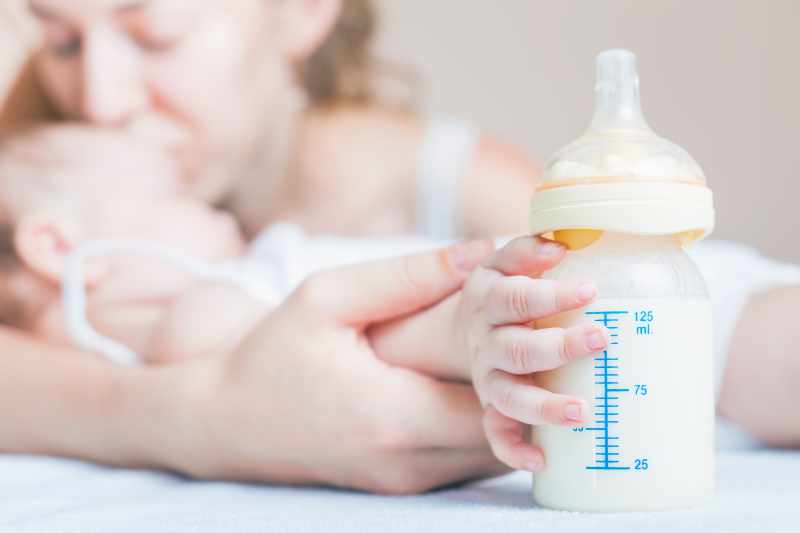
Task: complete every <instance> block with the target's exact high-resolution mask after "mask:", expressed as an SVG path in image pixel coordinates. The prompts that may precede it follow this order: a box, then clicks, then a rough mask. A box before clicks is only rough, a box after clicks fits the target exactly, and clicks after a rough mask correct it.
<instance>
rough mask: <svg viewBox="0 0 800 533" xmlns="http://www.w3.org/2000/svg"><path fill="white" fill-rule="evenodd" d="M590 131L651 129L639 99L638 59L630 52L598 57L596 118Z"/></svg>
mask: <svg viewBox="0 0 800 533" xmlns="http://www.w3.org/2000/svg"><path fill="white" fill-rule="evenodd" d="M590 129H593V130H614V129H638V130H648V131H649V130H650V127H649V126H648V125H647V123H646V122H645V120H644V116H643V114H642V103H641V100H640V99H639V75H638V73H637V72H636V56H635V55H633V53H631V52H629V51H628V50H607V51H605V52H603V53H602V54H600V55H598V56H597V81H596V83H595V86H594V117H592V123H591V126H590Z"/></svg>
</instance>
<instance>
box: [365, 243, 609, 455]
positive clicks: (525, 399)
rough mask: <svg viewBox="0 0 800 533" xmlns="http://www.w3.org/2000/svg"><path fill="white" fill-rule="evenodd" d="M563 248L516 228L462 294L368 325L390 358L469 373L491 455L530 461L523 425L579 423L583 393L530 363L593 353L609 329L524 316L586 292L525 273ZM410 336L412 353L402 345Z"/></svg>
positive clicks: (580, 301) (544, 312)
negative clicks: (554, 386)
mask: <svg viewBox="0 0 800 533" xmlns="http://www.w3.org/2000/svg"><path fill="white" fill-rule="evenodd" d="M564 253H565V251H564V249H563V248H562V247H561V246H559V245H557V244H555V243H549V242H546V241H542V240H539V239H536V238H533V237H522V238H519V239H516V240H514V241H512V242H511V243H509V244H508V245H507V246H506V247H504V248H503V249H501V250H499V251H498V252H497V253H496V254H495V255H494V256H493V257H492V258H490V259H489V260H488V261H487V262H486V263H484V265H483V266H482V267H479V268H478V269H477V270H476V271H475V272H474V273H473V274H472V276H471V277H470V279H469V281H468V282H467V284H466V286H465V287H464V289H463V290H462V291H461V293H459V294H456V295H453V296H451V297H450V298H449V299H447V300H445V301H443V302H441V303H440V304H439V305H437V306H435V307H433V308H431V309H429V310H427V311H424V312H423V313H420V314H417V315H415V316H412V317H409V318H407V319H404V320H401V321H399V322H395V323H393V324H387V325H384V326H381V327H379V328H375V329H373V330H372V331H371V332H370V339H371V342H372V343H373V346H374V347H375V351H376V353H377V354H378V355H379V356H380V357H381V358H382V359H384V361H387V362H389V363H390V364H396V365H401V366H411V367H412V368H415V369H417V370H420V371H423V372H426V373H429V374H433V375H437V376H439V377H445V378H450V379H465V380H469V379H471V381H472V383H473V385H474V387H475V390H476V392H477V395H478V397H479V399H480V401H481V404H482V405H483V406H484V408H485V415H484V420H483V422H484V430H485V431H486V436H487V438H488V440H489V443H490V445H491V446H492V450H493V451H494V453H495V455H496V456H497V457H498V458H499V459H500V460H501V461H503V462H505V463H506V464H508V465H509V466H511V467H513V468H522V469H526V470H538V469H540V468H541V467H542V466H543V464H544V457H543V454H542V451H541V450H540V449H538V448H536V447H534V446H533V445H531V444H529V443H527V442H526V440H525V439H524V437H523V429H524V424H534V425H539V424H561V425H579V424H581V423H582V422H583V421H584V420H585V418H586V416H587V406H586V402H585V401H584V400H583V399H581V398H574V397H570V396H566V395H562V394H554V393H552V392H550V391H546V390H544V389H541V388H539V387H537V386H536V385H535V383H534V380H533V376H534V375H535V373H536V372H540V371H545V370H550V369H553V368H556V367H559V366H561V365H563V364H565V363H567V362H568V361H571V360H573V359H575V358H578V357H582V356H586V355H589V354H591V353H595V352H597V351H600V350H602V349H604V348H605V346H606V345H607V344H608V333H607V332H606V331H605V329H603V328H601V327H598V326H594V325H581V326H575V327H571V328H567V329H561V328H548V329H541V330H536V329H534V328H533V327H531V326H530V323H531V322H532V321H534V320H536V319H540V318H544V317H547V316H550V315H553V314H556V313H559V312H561V311H566V310H570V309H575V308H578V307H582V306H584V305H586V304H588V303H590V302H591V301H592V299H593V298H594V296H595V288H594V286H593V285H592V284H588V283H564V282H554V281H549V280H541V279H534V278H532V277H531V276H535V275H538V274H541V273H542V272H544V271H545V270H547V269H549V268H552V267H553V266H555V265H556V264H557V263H558V262H559V261H560V260H561V258H562V257H563V256H564ZM413 338H416V339H418V341H417V344H416V346H417V347H418V348H419V351H418V353H414V354H409V353H408V352H407V348H403V347H408V346H412V345H413V343H412V342H410V341H411V340H412V339H413Z"/></svg>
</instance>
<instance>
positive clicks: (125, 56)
mask: <svg viewBox="0 0 800 533" xmlns="http://www.w3.org/2000/svg"><path fill="white" fill-rule="evenodd" d="M82 60H83V94H82V105H81V108H82V109H81V110H82V114H83V117H84V119H86V120H87V121H89V122H91V123H94V124H97V125H101V126H119V125H124V124H125V123H126V122H128V121H129V120H130V119H131V118H132V117H134V116H135V115H136V114H137V113H139V112H141V111H142V110H144V109H145V108H146V107H147V105H148V90H147V86H146V80H145V79H144V76H143V69H142V65H141V62H142V57H141V54H140V52H139V51H138V50H137V49H136V47H135V46H134V45H133V44H132V43H130V42H128V41H127V40H126V38H125V36H123V35H119V34H117V32H115V31H114V29H113V28H108V27H97V28H94V29H92V31H89V32H87V33H86V34H85V36H84V41H83V54H82Z"/></svg>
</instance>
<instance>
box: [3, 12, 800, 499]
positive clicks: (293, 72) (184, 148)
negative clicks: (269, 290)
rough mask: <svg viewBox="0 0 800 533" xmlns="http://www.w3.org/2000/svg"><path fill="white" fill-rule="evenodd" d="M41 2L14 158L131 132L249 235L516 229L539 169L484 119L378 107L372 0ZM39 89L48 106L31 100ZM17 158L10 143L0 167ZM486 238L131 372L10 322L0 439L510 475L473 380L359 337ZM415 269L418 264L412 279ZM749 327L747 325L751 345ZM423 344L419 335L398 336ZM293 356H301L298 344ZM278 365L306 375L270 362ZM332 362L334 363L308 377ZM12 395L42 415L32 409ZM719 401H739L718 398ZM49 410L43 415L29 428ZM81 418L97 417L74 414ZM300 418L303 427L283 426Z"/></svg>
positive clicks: (166, 457) (449, 277) (106, 457)
mask: <svg viewBox="0 0 800 533" xmlns="http://www.w3.org/2000/svg"><path fill="white" fill-rule="evenodd" d="M29 4H30V7H31V10H32V11H33V13H34V15H35V16H36V18H37V19H38V23H39V25H40V26H41V27H42V28H43V31H44V47H43V48H42V49H41V50H39V51H38V52H37V53H36V55H35V58H34V61H33V62H32V63H29V64H28V69H27V70H26V71H25V75H23V76H22V77H20V79H19V81H18V83H17V85H16V90H15V92H14V94H13V95H12V96H11V100H10V102H12V105H9V106H6V108H5V109H6V111H11V112H12V113H8V114H7V115H6V119H5V124H4V125H5V130H6V131H7V132H9V133H8V138H9V140H10V141H11V142H13V144H14V145H15V147H16V149H15V151H14V153H24V154H25V157H24V158H19V157H18V158H16V159H13V158H11V159H13V160H11V161H9V160H8V159H9V157H8V156H7V159H6V165H7V166H6V167H5V168H6V169H8V168H13V171H14V172H26V171H28V172H41V171H43V170H45V171H52V172H57V171H58V170H59V168H61V166H62V165H64V164H69V165H71V166H72V167H75V168H77V169H78V170H80V171H84V172H98V171H99V170H98V169H97V168H96V167H95V165H93V161H92V154H93V153H96V152H97V151H98V150H104V151H111V150H122V149H123V148H121V146H120V145H124V150H125V151H126V152H129V153H126V154H125V157H123V156H122V154H120V157H119V161H131V160H134V161H135V160H136V159H137V157H136V155H137V154H139V153H141V154H142V155H145V154H146V155H147V156H148V157H152V156H153V154H154V153H155V154H159V155H161V156H163V157H171V158H178V159H179V160H180V161H181V162H182V163H183V168H184V170H185V172H184V175H185V178H186V182H187V185H188V186H189V187H190V188H191V189H192V190H193V191H194V192H195V194H197V195H199V196H201V197H203V198H206V199H208V201H211V202H216V203H221V204H224V205H227V206H228V207H229V208H230V209H231V210H232V211H233V212H234V213H236V214H237V216H238V217H239V219H240V221H241V223H242V225H243V227H244V228H245V229H246V230H247V231H248V232H249V233H250V234H251V235H254V234H256V233H258V232H259V231H260V230H261V229H262V228H263V227H264V226H265V225H267V224H269V223H270V222H273V221H276V220H290V221H293V222H296V223H298V224H301V225H302V226H303V227H304V228H305V229H306V230H307V231H310V232H323V231H324V232H336V233H343V234H353V235H359V234H360V235H363V234H376V233H404V232H411V231H417V232H420V233H423V234H426V235H430V236H435V237H452V236H453V235H455V234H463V235H469V236H472V235H490V234H502V233H513V232H519V231H521V230H523V226H522V224H523V221H524V218H525V217H524V204H525V203H526V202H527V198H528V196H529V187H530V182H531V178H532V176H533V174H534V172H533V167H532V166H531V165H530V163H527V162H525V161H524V159H522V158H520V157H518V156H516V155H514V154H513V152H512V151H510V150H509V149H507V148H503V147H501V146H499V145H498V144H497V143H494V142H492V141H490V140H487V139H481V140H480V142H477V141H476V138H475V136H474V134H473V133H472V132H471V130H470V129H469V128H467V127H464V126H459V125H453V124H452V123H451V124H447V125H434V126H433V127H426V126H425V125H424V124H423V123H422V122H420V121H419V120H418V119H417V118H415V117H414V116H413V115H410V114H409V113H407V112H403V111H398V110H396V109H390V108H387V107H381V106H379V105H377V104H376V103H375V102H374V101H373V100H371V98H370V92H369V91H368V88H369V84H367V83H365V82H368V81H370V80H371V77H370V72H369V69H367V67H368V66H369V65H370V62H369V60H368V55H366V50H367V48H366V44H367V41H368V40H369V35H370V30H371V27H372V23H371V12H370V10H369V4H368V3H367V2H361V1H356V0H353V1H344V2H339V1H337V0H285V1H278V0H275V1H267V0H238V1H235V2H225V3H222V2H213V1H211V0H201V1H196V0H195V1H189V0H181V1H178V0H151V1H149V2H141V1H122V0H73V1H70V2H64V1H56V0H30V2H29ZM37 95H38V96H40V97H42V98H41V99H40V101H39V104H42V105H38V106H37V105H34V103H32V101H31V98H32V97H36V96H37ZM22 109H24V110H26V112H25V113H20V112H19V110H22ZM48 112H49V113H48ZM12 114H13V115H16V116H11V115H12ZM48 115H49V116H50V117H52V118H51V120H53V118H59V117H60V118H61V119H69V120H73V121H79V122H81V123H82V124H84V125H85V128H84V129H85V131H83V132H82V133H81V134H80V135H76V134H75V132H74V129H69V130H67V129H62V128H59V127H58V125H57V124H56V123H54V122H45V123H42V122H32V120H31V119H32V118H36V117H42V116H48ZM120 138H123V139H128V140H129V142H127V143H120V142H118V141H119V139H120ZM142 139H145V140H142ZM20 146H22V147H23V148H25V149H24V150H22V151H20V150H19V147H20ZM353 147H357V151H356V150H355V149H354V148H353ZM9 153H11V152H10V151H7V152H6V154H9ZM53 154H59V155H60V156H61V157H54V156H53ZM431 154H434V155H433V156H431ZM436 154H445V157H444V158H441V159H440V158H438V157H437V156H436ZM3 155H4V154H3V151H2V150H1V149H0V161H2V158H3ZM104 159H109V158H104ZM110 159H113V158H110ZM102 172H104V173H106V174H107V175H109V174H111V175H113V174H114V172H115V170H114V169H113V168H103V169H102ZM125 173H128V174H125ZM117 174H122V175H131V176H135V175H136V169H135V168H132V167H131V166H130V165H129V164H128V165H125V166H124V168H119V169H118V171H117ZM353 191H358V194H354V193H353ZM486 253H488V250H487V248H486V246H485V245H483V244H481V243H476V244H472V245H465V246H463V247H460V248H456V249H455V250H453V251H452V254H453V255H451V256H449V257H450V259H448V262H446V263H445V265H449V266H448V268H446V269H444V270H442V268H441V263H440V262H438V261H437V260H436V258H435V257H434V256H429V255H424V256H419V257H416V258H405V259H402V260H398V261H393V262H387V263H386V264H385V266H380V267H379V266H368V265H365V266H360V267H354V268H352V269H346V270H343V271H336V272H333V273H328V274H325V275H323V276H318V277H316V278H315V279H314V280H313V281H312V282H311V283H308V284H306V285H305V286H304V288H303V289H302V290H300V291H298V292H297V293H295V294H294V295H293V296H292V298H290V300H289V302H287V303H286V304H285V305H284V306H282V307H281V308H280V309H279V310H278V311H277V312H276V313H274V314H273V315H271V316H270V317H268V319H267V320H266V321H265V322H264V323H262V324H261V325H259V327H258V328H257V330H256V331H255V332H254V333H253V335H251V337H250V339H249V341H248V342H246V343H245V345H243V346H242V347H241V349H240V350H239V351H238V352H237V353H236V354H235V355H234V356H233V357H230V358H220V359H216V360H212V361H210V362H209V361H203V362H202V363H200V362H190V363H187V364H183V365H178V366H174V367H168V368H163V369H143V370H135V371H132V370H125V369H118V368H109V367H108V366H106V365H102V364H100V363H98V362H97V361H95V360H94V359H90V358H82V359H79V362H78V363H75V362H74V361H67V360H66V359H65V358H64V357H63V354H62V353H59V352H60V351H61V350H58V349H55V348H53V347H51V346H45V345H42V344H38V343H36V342H35V341H34V340H32V339H27V338H22V337H20V336H18V335H16V334H14V333H12V332H9V331H5V332H4V333H3V335H2V336H0V343H3V344H4V345H5V347H6V348H7V349H3V350H0V351H1V352H2V353H3V354H9V353H17V354H19V353H22V354H24V357H19V356H18V355H17V356H15V357H14V358H13V359H11V357H10V356H8V355H3V357H7V358H8V359H9V361H8V362H7V365H6V366H7V368H8V371H7V372H6V373H5V374H4V378H3V379H4V381H7V382H4V383H3V384H2V386H1V387H0V390H2V391H3V394H4V395H6V396H5V398H6V400H8V401H3V402H2V405H3V408H2V409H3V411H4V412H2V413H0V420H2V424H4V427H3V428H2V429H3V431H0V434H2V435H5V437H4V438H5V439H7V440H8V442H0V446H2V448H3V449H4V450H8V451H25V452H43V453H55V454H60V455H72V456H78V457H83V458H88V459H92V460H97V461H103V462H108V463H112V464H122V465H147V466H150V465H152V466H160V467H165V468H172V469H176V470H180V471H182V472H186V473H189V474H193V475H199V476H204V477H226V478H248V479H258V480H271V481H275V480H278V481H286V482H295V483H300V482H309V483H319V482H323V483H331V484H337V485H345V486H352V487H358V488H365V489H369V490H378V491H388V492H409V491H417V490H424V489H427V488H430V487H433V486H438V485H440V484H443V483H448V482H452V481H456V480H462V479H467V478H470V477H474V476H480V475H486V474H489V473H492V472H496V471H498V470H499V467H498V466H497V464H496V463H495V462H494V461H493V459H492V457H491V454H490V453H489V451H488V449H487V446H486V443H485V441H484V439H483V437H482V434H481V431H480V422H479V421H480V412H479V408H478V406H477V405H476V404H475V401H474V398H473V395H472V394H471V391H470V390H469V388H468V387H466V386H465V385H460V384H444V383H441V382H439V381H437V380H435V379H431V378H428V377H426V376H422V375H419V374H414V373H410V372H406V371H403V369H398V368H389V367H386V366H383V365H380V364H378V363H377V362H376V360H375V358H374V354H372V353H371V352H370V349H369V348H368V347H367V345H366V344H365V343H364V342H363V336H362V335H361V333H363V331H364V329H365V328H366V327H368V326H370V325H372V324H375V323H379V322H382V321H385V320H390V319H392V318H394V317H398V316H402V315H404V314H406V313H408V312H409V311H413V310H415V309H418V308H421V307H425V306H427V305H430V304H432V303H434V302H436V301H437V300H439V299H441V298H444V297H445V296H446V295H447V294H449V293H450V292H452V291H454V290H455V289H456V288H457V287H458V284H459V283H460V282H461V281H462V280H463V278H464V276H465V273H466V272H467V271H468V270H469V269H470V268H472V267H474V266H475V265H476V264H477V263H478V262H479V261H480V259H481V258H482V257H483V256H484V255H485V254H486ZM417 264H419V265H421V266H419V267H417V266H414V267H413V268H412V267H410V266H409V265H417ZM417 269H419V270H417ZM409 271H412V272H418V274H417V276H419V277H418V278H416V279H412V280H410V281H409V280H408V279H407V275H406V274H404V272H405V273H407V272H409ZM404 276H405V277H404ZM398 281H399V283H398ZM365 285H366V286H369V287H371V290H370V291H364V290H363V287H364V286H365ZM309 287H310V288H309ZM420 287H427V289H426V290H424V291H420V290H419V288H420ZM320 294H325V297H324V298H321V297H320V296H319V295H320ZM331 294H332V295H333V296H334V298H331V297H330V295H331ZM354 294H355V295H357V294H363V295H364V301H362V300H361V299H360V298H358V297H356V296H354ZM321 301H325V302H330V301H337V302H339V303H338V304H337V307H336V308H330V307H325V306H320V302H321ZM376 302H377V303H376ZM751 323H752V322H751ZM751 323H748V324H743V326H742V327H740V328H739V329H738V330H737V335H743V336H745V337H747V338H750V335H749V334H748V333H747V328H748V327H753V326H751V325H749V324H751ZM354 332H355V333H356V335H353V333H354ZM417 342H419V341H417ZM322 346H324V347H325V352H321V349H320V347H322ZM287 347H291V349H288V350H287ZM420 348H421V347H418V346H416V347H415V346H414V340H413V339H409V344H408V346H407V347H405V349H407V350H408V351H409V352H413V351H414V350H415V349H420ZM783 348H785V346H778V347H776V348H773V349H772V351H774V352H775V353H782V350H783ZM331 352H335V353H337V354H343V355H344V356H343V357H337V358H330V357H328V354H329V353H331ZM286 353H289V354H291V360H288V361H283V360H282V359H281V357H286V356H284V355H283V354H286ZM750 360H751V359H750V358H746V357H741V356H738V357H733V356H732V360H731V363H730V367H729V371H728V374H729V375H733V376H734V377H735V376H737V375H747V372H748V371H749V370H750V367H749V366H748V364H749V361H750ZM281 363H284V364H285V365H290V367H291V368H294V369H296V371H295V372H291V373H281V374H280V375H276V374H275V373H274V372H270V369H271V368H276V365H277V366H280V364H281ZM44 368H46V369H47V372H46V373H44V371H43V370H42V369H44ZM763 370H765V371H767V372H770V371H771V372H774V371H775V370H774V369H773V367H770V368H768V369H763ZM315 375H316V376H324V377H325V379H316V380H309V379H308V378H307V377H306V376H315ZM20 376H26V379H27V381H25V382H24V383H23V381H22V380H21V379H20ZM312 381H313V383H310V382H312ZM742 381H744V380H742ZM726 383H727V382H726ZM743 386H745V387H751V388H752V387H755V388H754V389H753V393H754V394H759V395H763V396H766V397H765V398H764V399H765V401H766V402H767V403H766V405H769V404H770V403H769V402H770V400H774V401H777V402H779V403H783V402H785V401H787V400H788V399H790V397H788V396H787V393H786V391H775V390H769V388H768V387H761V389H759V388H758V385H757V384H753V383H752V382H748V383H745V384H744V385H743ZM726 387H727V385H726ZM762 389H763V390H762ZM725 390H726V389H725V388H723V396H722V399H723V402H724V401H725V398H726V395H725V394H724V391H725ZM264 391H269V401H268V402H264V401H263V396H264V394H265V393H264ZM387 392H388V394H387ZM729 396H730V395H729ZM736 397H737V398H738V397H739V396H738V395H737V396H736ZM43 399H44V400H45V401H43V402H42V400H43ZM331 399H335V400H336V403H335V404H334V405H331ZM365 399H368V400H369V402H367V403H369V405H370V407H369V408H368V409H365V408H364V407H363V405H364V403H365V402H364V400H365ZM12 401H13V402H14V403H16V404H23V405H31V406H33V407H32V408H31V409H30V410H27V411H26V412H25V413H24V414H21V413H19V412H16V411H14V410H13V409H12V408H11V407H10V406H11V405H12ZM331 409H333V410H331ZM720 409H721V410H723V412H727V411H730V412H731V415H732V416H737V415H738V413H739V411H737V410H736V409H734V408H731V409H728V408H727V407H726V404H724V403H723V404H721V406H720ZM398 410H399V412H401V413H402V414H403V416H402V417H397V418H400V419H402V420H413V421H414V422H415V424H414V425H413V426H407V425H402V426H401V425H399V424H398V423H397V422H396V421H395V422H393V421H392V420H388V419H387V418H386V417H385V416H381V415H382V414H383V413H386V412H391V413H395V412H398ZM331 412H334V413H336V414H337V416H335V417H334V416H330V413H331ZM750 416H751V418H752V419H753V420H757V421H758V422H759V423H762V427H763V428H765V429H764V431H763V432H762V433H763V434H764V436H767V437H768V436H769V433H770V432H772V431H775V430H776V429H779V424H777V423H775V422H773V421H769V423H766V424H764V423H763V421H764V420H765V419H767V420H768V419H769V417H764V416H763V413H762V414H758V415H750ZM35 419H39V420H41V421H42V422H43V423H42V424H38V425H37V426H36V427H30V426H31V424H30V420H35ZM741 421H742V422H743V423H747V422H748V420H747V419H746V418H745V419H742V420H741ZM783 422H785V420H784V421H783ZM76 424H77V425H79V426H80V427H81V428H82V429H83V430H82V431H80V432H76V431H74V430H71V427H67V425H69V426H72V425H76ZM293 424H294V425H296V426H299V427H300V428H302V429H301V430H300V431H297V430H293V429H288V428H290V427H291V426H292V425H293ZM756 425H757V424H751V426H753V427H755V426H756ZM783 427H786V424H783ZM791 427H794V428H797V427H800V424H794V425H793V426H791ZM275 428H286V429H284V430H282V431H281V430H276V429H275ZM267 429H270V431H267ZM334 436H336V438H333V437H334ZM773 440H779V439H773Z"/></svg>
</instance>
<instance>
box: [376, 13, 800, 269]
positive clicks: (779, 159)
mask: <svg viewBox="0 0 800 533" xmlns="http://www.w3.org/2000/svg"><path fill="white" fill-rule="evenodd" d="M378 5H379V6H380V8H381V10H382V15H383V26H382V31H381V37H380V40H379V43H378V51H379V53H380V54H381V56H384V57H387V58H389V59H394V60H398V61H400V62H402V63H404V64H407V65H411V66H413V67H415V68H416V69H417V70H418V76H419V79H420V80H421V85H422V89H421V91H420V92H421V98H420V105H421V106H422V108H423V109H425V110H426V111H428V112H430V113H441V114H446V115H453V116H458V117H464V118H468V119H470V120H473V121H475V123H477V124H478V125H480V126H481V127H483V128H485V129H487V130H489V131H491V132H493V133H495V134H497V135H499V136H501V137H502V138H504V139H506V140H509V141H511V142H513V143H515V144H517V145H519V146H521V147H522V148H524V149H525V150H526V152H528V153H529V154H531V155H533V156H534V157H536V158H537V159H538V160H539V161H543V160H544V159H546V158H547V157H549V155H550V154H552V153H553V152H554V151H555V150H557V149H558V148H559V147H561V146H562V145H564V144H566V143H567V142H569V141H571V140H572V139H574V138H575V137H577V136H578V134H579V133H581V131H582V130H583V129H584V128H585V127H586V126H587V125H588V121H589V118H590V116H591V111H592V86H593V83H594V79H593V78H594V63H593V62H594V57H595V55H596V54H597V53H598V52H600V51H602V50H604V49H607V48H619V47H622V48H628V49H630V50H632V51H633V52H634V53H636V54H637V56H638V57H639V73H640V77H641V80H642V100H643V105H644V110H645V114H646V117H647V119H648V121H649V123H650V125H651V126H652V127H653V128H654V129H655V130H656V131H657V132H658V133H660V134H661V135H663V136H665V137H667V138H669V139H672V140H673V141H676V142H677V143H678V144H680V145H682V146H683V147H684V148H686V149H687V150H689V152H690V153H691V154H692V155H693V156H694V157H695V158H696V159H697V160H698V161H699V162H700V165H701V166H702V167H703V169H704V170H705V172H706V175H707V177H708V180H709V183H710V185H711V186H712V188H713V189H714V193H715V200H716V207H717V229H716V231H715V233H714V237H716V238H725V239H735V240H741V241H745V242H747V243H750V244H753V245H755V246H757V247H759V248H760V249H761V250H763V251H764V252H766V253H768V254H769V255H771V256H774V257H779V258H782V259H789V260H792V261H795V262H800V238H798V236H797V234H796V231H797V230H798V229H800V206H798V199H800V146H798V142H800V58H798V54H800V32H798V31H797V28H798V27H800V2H798V1H796V0H765V1H752V0H702V1H696V0H695V1H690V0H648V1H646V2H643V1H641V0H639V1H637V0H600V1H592V2H589V1H581V0H558V1H550V2H545V1H536V0H502V2H487V1H486V0H436V1H435V2H426V1H421V0H411V1H408V0H379V1H378Z"/></svg>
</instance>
